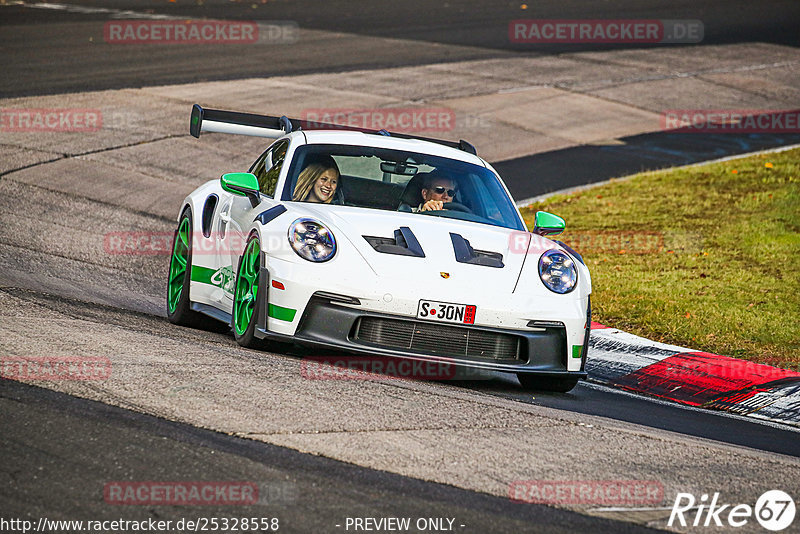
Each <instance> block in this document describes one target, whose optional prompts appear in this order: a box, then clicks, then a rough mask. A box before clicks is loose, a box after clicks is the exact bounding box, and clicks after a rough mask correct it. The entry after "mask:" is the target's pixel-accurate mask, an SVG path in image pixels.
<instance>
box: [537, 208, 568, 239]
mask: <svg viewBox="0 0 800 534" xmlns="http://www.w3.org/2000/svg"><path fill="white" fill-rule="evenodd" d="M566 227H567V223H565V222H564V219H562V218H561V217H559V216H558V215H553V214H552V213H547V212H546V211H537V212H536V217H535V218H534V219H533V233H534V234H538V235H542V236H548V235H557V234H560V233H561V232H563V231H564V228H566Z"/></svg>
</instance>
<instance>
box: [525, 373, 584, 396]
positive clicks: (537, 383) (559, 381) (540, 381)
mask: <svg viewBox="0 0 800 534" xmlns="http://www.w3.org/2000/svg"><path fill="white" fill-rule="evenodd" d="M517 378H518V379H519V383H520V384H522V387H523V388H524V389H526V390H530V391H555V392H558V393H567V392H568V391H571V390H572V388H574V387H575V386H576V385H578V380H579V379H578V377H574V376H559V377H547V376H541V375H532V374H528V373H517Z"/></svg>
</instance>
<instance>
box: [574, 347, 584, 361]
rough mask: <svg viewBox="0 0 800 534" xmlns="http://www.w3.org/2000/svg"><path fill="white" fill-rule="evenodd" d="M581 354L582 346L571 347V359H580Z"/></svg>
mask: <svg viewBox="0 0 800 534" xmlns="http://www.w3.org/2000/svg"><path fill="white" fill-rule="evenodd" d="M582 352H583V345H572V357H573V358H580V357H581V353H582Z"/></svg>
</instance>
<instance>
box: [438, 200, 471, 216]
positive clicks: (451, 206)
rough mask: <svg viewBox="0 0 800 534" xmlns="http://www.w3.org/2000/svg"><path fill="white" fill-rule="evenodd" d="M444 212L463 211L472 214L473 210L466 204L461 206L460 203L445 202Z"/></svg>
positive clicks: (443, 205)
mask: <svg viewBox="0 0 800 534" xmlns="http://www.w3.org/2000/svg"><path fill="white" fill-rule="evenodd" d="M442 209H443V210H453V211H463V212H464V213H472V210H471V209H469V208H468V207H466V206H465V205H464V204H460V203H458V202H445V203H444V204H442Z"/></svg>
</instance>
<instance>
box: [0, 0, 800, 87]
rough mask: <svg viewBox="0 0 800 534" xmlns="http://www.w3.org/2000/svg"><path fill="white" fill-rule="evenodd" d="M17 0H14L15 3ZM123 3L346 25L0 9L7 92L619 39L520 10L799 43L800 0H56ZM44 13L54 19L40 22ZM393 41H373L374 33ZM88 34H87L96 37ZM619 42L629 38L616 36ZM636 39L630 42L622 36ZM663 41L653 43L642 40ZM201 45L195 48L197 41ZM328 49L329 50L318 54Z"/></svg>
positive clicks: (718, 37)
mask: <svg viewBox="0 0 800 534" xmlns="http://www.w3.org/2000/svg"><path fill="white" fill-rule="evenodd" d="M8 3H9V4H11V2H10V1H9V2H8ZM54 3H59V4H67V5H69V4H76V5H80V6H88V7H103V8H112V9H116V10H126V9H130V10H135V11H139V12H141V11H144V10H152V11H153V12H154V13H157V14H164V15H171V16H180V17H187V18H215V19H225V20H256V21H292V22H296V23H297V24H298V25H299V26H300V27H301V28H307V29H313V30H319V31H324V32H340V33H342V34H345V36H344V38H340V39H336V40H325V41H315V40H314V39H307V40H301V41H299V42H298V43H296V44H294V45H291V46H274V47H268V46H267V47H261V48H256V47H251V48H253V49H252V50H251V49H248V50H247V53H246V54H243V53H242V52H241V50H239V49H237V47H235V46H222V45H219V46H216V45H204V46H202V47H181V46H178V47H169V48H170V49H168V50H165V49H163V48H162V49H159V50H154V49H153V48H152V46H149V45H125V46H104V43H103V42H102V40H103V32H102V30H103V23H104V22H105V21H107V20H108V18H109V16H108V14H102V13H99V14H98V13H95V14H91V13H88V14H84V13H72V12H66V11H62V10H53V9H33V8H28V7H22V6H15V5H8V6H0V10H2V11H0V13H1V14H2V15H1V18H0V28H3V31H2V32H0V47H1V49H2V51H3V70H4V73H3V78H2V81H0V96H23V95H25V96H30V95H34V94H50V93H61V92H77V91H90V90H99V89H113V88H121V87H138V86H143V85H163V84H169V83H189V82H196V81H205V80H224V79H237V78H246V77H264V76H278V75H284V74H299V73H311V72H343V71H349V70H355V69H365V68H378V67H386V66H400V65H420V64H426V63H434V62H443V61H462V60H467V59H479V58H493V57H508V56H511V55H543V54H558V53H560V52H565V51H570V52H574V51H577V50H597V49H600V50H604V49H613V48H614V45H610V44H609V45H597V44H592V45H580V44H570V45H553V44H548V45H525V44H514V43H510V42H509V38H508V24H509V21H512V20H516V19H537V18H540V19H553V18H556V19H690V20H691V19H694V20H700V21H702V22H703V25H704V38H703V42H702V43H703V44H704V45H706V44H718V43H746V42H765V43H778V44H785V45H790V46H797V45H798V44H800V35H798V32H797V28H798V27H800V4H798V3H797V2H795V1H794V0H760V1H758V2H753V1H749V0H730V1H728V0H705V1H698V2H691V1H681V2H667V1H658V0H642V1H639V0H616V1H614V2H595V1H592V0H579V1H572V2H562V1H557V0H555V1H554V0H548V1H537V2H530V4H529V5H527V9H521V6H522V5H524V3H523V2H517V1H507V2H483V1H480V0H451V1H448V2H427V1H425V0H411V1H405V2H390V1H380V2H352V1H348V0H335V1H329V0H307V1H303V2H297V1H293V0H269V1H268V2H265V3H261V0H253V1H246V2H245V1H242V2H231V1H229V0H205V1H203V2H202V5H197V2H194V1H192V2H187V1H183V0H178V1H176V2H167V1H157V2H147V3H143V2H138V1H130V0H122V1H118V2H109V1H102V0H100V1H75V0H66V1H64V2H54ZM43 22H46V23H48V24H46V25H45V24H39V23H43ZM373 37H380V38H390V39H396V41H393V42H391V43H390V44H385V43H384V44H382V45H381V44H377V43H376V42H375V41H372V40H371V39H370V38H373ZM90 39H91V40H90ZM617 46H623V45H617ZM624 46H628V45H624ZM646 46H657V45H646ZM190 48H193V49H190ZM320 50H324V52H323V53H320Z"/></svg>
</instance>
